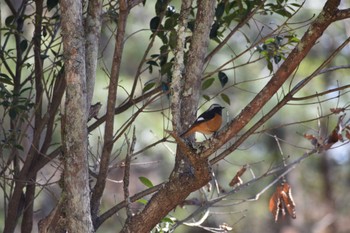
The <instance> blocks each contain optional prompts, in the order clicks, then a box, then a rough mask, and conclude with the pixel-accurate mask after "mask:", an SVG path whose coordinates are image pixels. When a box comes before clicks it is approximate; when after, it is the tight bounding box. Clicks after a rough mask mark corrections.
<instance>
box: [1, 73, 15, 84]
mask: <svg viewBox="0 0 350 233" xmlns="http://www.w3.org/2000/svg"><path fill="white" fill-rule="evenodd" d="M0 82H2V83H5V84H8V85H13V83H12V80H11V78H10V77H9V76H8V75H7V74H4V73H0Z"/></svg>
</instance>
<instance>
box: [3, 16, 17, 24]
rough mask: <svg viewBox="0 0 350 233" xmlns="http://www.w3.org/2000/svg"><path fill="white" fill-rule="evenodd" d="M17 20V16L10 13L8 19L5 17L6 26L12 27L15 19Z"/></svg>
mask: <svg viewBox="0 0 350 233" xmlns="http://www.w3.org/2000/svg"><path fill="white" fill-rule="evenodd" d="M14 20H15V16H13V15H10V16H9V17H7V18H6V19H5V25H6V27H11V26H13V21H14Z"/></svg>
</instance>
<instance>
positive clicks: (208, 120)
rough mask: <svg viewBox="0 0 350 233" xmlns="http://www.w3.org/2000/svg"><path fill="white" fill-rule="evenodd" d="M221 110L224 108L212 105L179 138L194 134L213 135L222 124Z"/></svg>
mask: <svg viewBox="0 0 350 233" xmlns="http://www.w3.org/2000/svg"><path fill="white" fill-rule="evenodd" d="M222 109H224V107H222V106H220V105H219V104H212V105H211V106H210V107H209V109H208V110H207V111H205V112H203V113H202V114H201V115H199V117H198V118H197V119H196V120H195V122H194V123H193V124H192V125H191V127H190V128H189V129H188V130H186V131H185V132H184V133H182V134H181V135H180V137H185V138H186V137H188V136H190V135H192V134H194V133H195V132H200V133H202V134H212V133H215V132H216V131H217V130H218V129H219V128H220V126H221V123H222Z"/></svg>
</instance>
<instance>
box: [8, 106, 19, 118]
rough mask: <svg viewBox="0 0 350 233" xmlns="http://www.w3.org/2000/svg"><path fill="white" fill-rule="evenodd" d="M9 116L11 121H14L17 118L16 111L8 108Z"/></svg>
mask: <svg viewBox="0 0 350 233" xmlns="http://www.w3.org/2000/svg"><path fill="white" fill-rule="evenodd" d="M9 115H10V118H11V119H12V120H13V119H15V118H16V116H17V110H16V109H15V108H10V110H9Z"/></svg>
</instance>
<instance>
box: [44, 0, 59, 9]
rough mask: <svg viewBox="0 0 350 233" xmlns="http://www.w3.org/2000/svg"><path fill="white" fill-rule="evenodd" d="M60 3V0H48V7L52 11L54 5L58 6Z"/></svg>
mask: <svg viewBox="0 0 350 233" xmlns="http://www.w3.org/2000/svg"><path fill="white" fill-rule="evenodd" d="M57 4H58V0H47V2H46V5H47V9H48V10H49V11H51V10H52V9H53V8H54V7H56V6H57Z"/></svg>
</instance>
